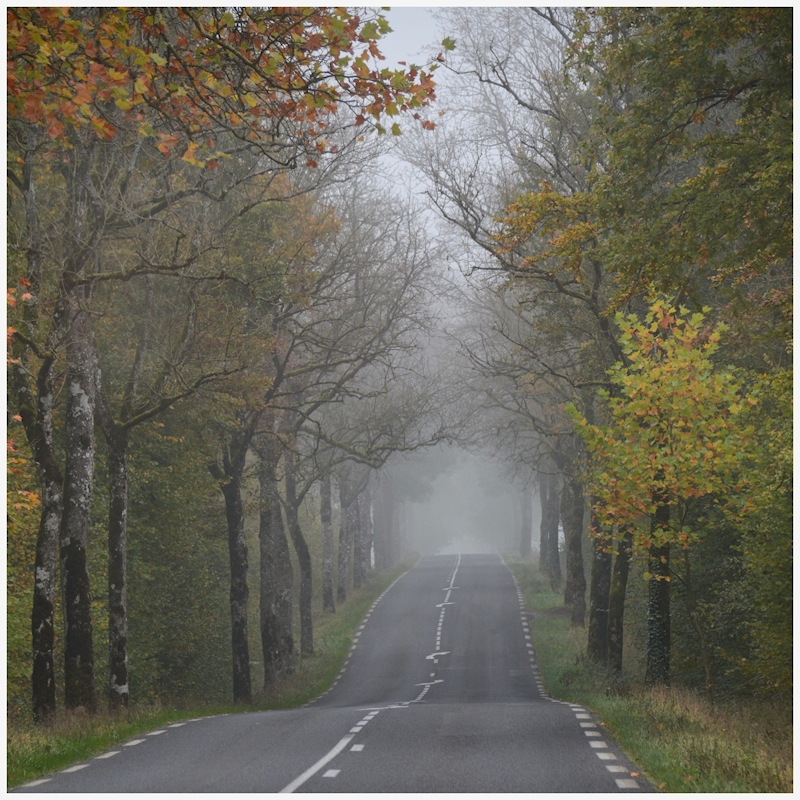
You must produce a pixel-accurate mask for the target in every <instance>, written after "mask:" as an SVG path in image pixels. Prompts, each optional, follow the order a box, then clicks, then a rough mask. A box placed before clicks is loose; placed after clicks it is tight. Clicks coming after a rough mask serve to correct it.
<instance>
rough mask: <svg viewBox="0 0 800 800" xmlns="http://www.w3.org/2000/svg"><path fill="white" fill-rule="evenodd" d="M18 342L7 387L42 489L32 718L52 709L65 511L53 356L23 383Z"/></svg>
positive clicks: (34, 612)
mask: <svg viewBox="0 0 800 800" xmlns="http://www.w3.org/2000/svg"><path fill="white" fill-rule="evenodd" d="M22 349H23V348H20V347H19V346H18V345H17V344H16V343H15V346H14V347H13V348H12V352H13V355H14V357H15V361H13V362H12V363H11V365H10V370H11V376H12V387H13V390H14V392H15V394H16V398H15V399H16V406H17V408H18V410H19V415H20V418H21V419H22V425H23V427H24V429H25V436H26V438H27V440H28V445H29V446H30V448H31V452H32V454H33V459H34V461H35V463H36V470H37V474H38V477H39V486H40V489H41V512H40V517H39V532H38V534H37V537H36V555H35V560H34V564H33V574H34V583H33V603H32V609H31V650H32V654H33V673H32V677H31V689H32V700H33V718H34V720H36V721H37V722H41V721H44V720H45V719H47V718H48V717H50V716H51V715H52V714H53V713H54V712H55V710H56V684H55V660H54V656H53V646H54V643H55V624H54V612H55V589H56V577H57V574H58V555H59V529H60V526H61V517H62V515H63V511H64V504H63V494H62V487H63V482H64V480H63V477H62V475H61V469H60V468H59V465H58V461H57V460H56V456H55V452H54V450H53V387H52V380H53V360H54V359H53V358H52V356H50V357H47V358H45V359H44V360H43V362H42V364H41V365H40V367H39V373H38V376H37V390H36V394H35V399H34V393H33V392H32V389H31V386H30V384H29V383H28V374H27V373H28V370H27V369H26V368H25V364H24V354H23V352H22Z"/></svg>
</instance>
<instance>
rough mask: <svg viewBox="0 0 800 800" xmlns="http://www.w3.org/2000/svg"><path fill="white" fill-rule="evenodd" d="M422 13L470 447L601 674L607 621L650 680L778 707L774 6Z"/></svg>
mask: <svg viewBox="0 0 800 800" xmlns="http://www.w3.org/2000/svg"><path fill="white" fill-rule="evenodd" d="M439 22H440V25H441V29H442V30H443V31H445V32H446V33H447V34H448V39H446V40H445V42H444V44H445V46H446V47H447V48H448V49H449V50H450V51H451V52H449V53H448V59H447V68H448V71H449V74H448V83H447V84H446V91H441V92H440V93H439V94H440V96H439V104H440V105H442V106H443V107H444V108H445V109H446V113H445V116H444V119H443V122H442V124H441V125H440V127H439V129H438V130H437V135H436V136H434V137H431V138H430V139H425V138H424V137H420V136H416V135H415V136H413V141H412V143H411V145H407V146H406V147H405V152H406V155H407V158H408V159H409V160H410V161H412V162H413V163H415V164H416V165H417V166H418V168H419V169H420V170H421V171H422V172H423V173H424V174H425V175H426V178H427V181H428V187H429V189H428V193H429V196H430V198H431V200H432V202H433V204H434V205H435V207H436V208H437V209H438V211H439V213H440V215H441V216H442V217H443V218H444V219H445V220H447V221H448V222H449V223H450V230H451V231H453V232H455V233H454V235H457V234H458V233H459V232H460V241H461V242H462V246H463V255H462V256H461V260H462V266H463V267H464V270H465V271H466V272H468V273H469V274H470V275H471V281H470V288H469V289H467V290H465V299H464V303H465V319H464V320H463V322H462V324H461V326H460V328H459V333H458V336H457V338H458V342H459V345H460V347H461V350H462V353H463V354H464V356H465V359H466V360H467V362H468V363H469V364H470V365H471V367H470V369H468V370H467V371H466V377H465V381H466V382H468V384H469V386H470V389H471V390H472V392H473V393H474V394H475V395H476V396H480V397H482V398H484V407H485V408H486V412H485V414H484V416H483V419H482V428H481V433H480V436H478V439H480V440H481V441H482V443H483V444H484V446H490V447H491V448H492V449H493V451H494V453H495V455H496V457H498V458H500V459H502V460H505V461H506V463H508V464H509V465H510V467H509V472H510V473H512V474H514V475H515V479H516V480H520V482H521V484H522V485H527V486H528V487H531V486H533V485H535V487H536V489H537V491H538V496H539V501H540V503H541V508H542V516H541V526H540V530H539V534H540V535H539V541H538V545H539V547H538V549H539V565H540V568H541V570H542V571H543V573H544V574H545V575H546V576H547V578H548V579H549V581H550V583H551V585H552V586H553V588H560V589H561V590H563V592H564V602H565V605H566V606H567V607H568V608H569V609H570V613H571V619H572V622H573V624H575V625H586V627H587V628H588V631H587V632H588V656H589V657H590V658H591V659H592V660H594V661H596V662H597V663H598V664H599V665H603V666H605V667H606V668H608V669H609V670H610V671H611V672H612V674H617V675H618V676H620V677H621V670H622V667H623V650H624V645H625V636H624V631H627V632H628V634H629V635H630V636H632V639H633V643H634V645H635V646H634V647H633V648H628V650H626V651H625V652H628V653H629V657H632V658H635V657H636V654H637V653H638V652H642V653H643V654H644V657H643V664H642V670H643V673H644V675H645V678H646V680H647V682H648V683H650V684H664V683H667V684H668V683H669V682H670V680H672V679H673V677H674V676H677V680H679V681H681V682H684V683H688V684H693V685H697V686H700V687H703V688H704V689H705V690H706V691H707V692H708V693H709V695H710V696H712V697H713V692H714V689H715V687H719V688H720V689H723V690H725V691H752V690H757V691H768V692H787V691H789V690H790V687H791V654H792V644H791V529H792V528H791V518H792V517H791V515H792V488H791V451H792V428H791V421H790V418H791V407H792V389H791V387H792V372H791V326H792V246H793V245H792V20H791V14H790V13H789V12H788V11H786V10H783V9H687V8H676V9H655V10H653V9H647V10H639V9H623V10H610V9H605V10H603V9H600V10H583V11H577V12H573V11H570V10H568V9H528V8H525V9H522V8H513V9H512V8H505V9H489V8H486V9H448V10H444V11H442V12H440V15H439ZM454 246H456V245H454ZM559 528H560V529H561V531H563V536H564V545H563V551H564V552H563V553H561V556H560V555H559V546H558V536H559ZM587 533H588V534H589V537H590V538H591V541H592V546H591V547H590V548H589V550H588V551H587V549H586V535H587ZM582 542H583V544H582ZM525 552H526V545H525V544H524V543H523V545H522V547H521V553H523V554H524V553H525ZM562 570H563V572H562ZM640 576H642V577H643V578H644V581H642V580H641V579H640ZM587 584H588V585H587ZM642 586H644V587H645V588H644V591H643V590H642V588H641V587H642ZM626 599H627V600H628V601H629V602H628V603H627V605H630V604H631V603H633V611H634V612H635V613H634V614H633V615H631V613H629V614H628V616H627V617H626V616H625V611H626Z"/></svg>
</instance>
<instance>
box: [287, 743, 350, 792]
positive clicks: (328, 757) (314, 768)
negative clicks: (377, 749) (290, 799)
mask: <svg viewBox="0 0 800 800" xmlns="http://www.w3.org/2000/svg"><path fill="white" fill-rule="evenodd" d="M354 737H355V734H348V735H347V736H345V737H343V738H342V739H340V740H339V742H338V743H337V744H336V746H335V747H333V749H332V750H330V751H329V752H327V753H326V754H325V755H324V756H322V758H321V759H320V760H319V761H317V763H316V764H312V765H311V766H310V767H309V768H308V769H307V770H306V771H305V772H304V773H303V774H302V775H299V776H298V777H296V778H295V779H294V780H293V781H292V782H291V783H290V784H287V785H286V786H284V787H283V789H281V790H280V792H279V794H291V793H292V792H293V791H295V789H299V788H300V787H301V786H302V785H303V784H304V783H305V782H306V781H307V780H308V779H309V778H312V777H313V776H314V775H316V774H317V773H318V772H319V771H320V770H321V769H322V768H323V767H324V766H325V765H326V764H327V763H328V762H329V761H333V759H334V758H336V756H338V755H339V753H341V752H342V750H344V749H345V747H347V745H348V744H350V742H352V741H353V738H354Z"/></svg>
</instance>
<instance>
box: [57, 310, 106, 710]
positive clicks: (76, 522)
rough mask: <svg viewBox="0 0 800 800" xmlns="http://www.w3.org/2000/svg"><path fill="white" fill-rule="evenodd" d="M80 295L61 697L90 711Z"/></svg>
mask: <svg viewBox="0 0 800 800" xmlns="http://www.w3.org/2000/svg"><path fill="white" fill-rule="evenodd" d="M78 301H79V298H78V297H71V298H69V333H68V338H67V363H68V364H69V368H68V370H67V376H66V380H65V386H66V392H67V407H66V412H65V421H64V428H65V434H66V442H65V447H66V460H65V469H64V512H63V515H62V517H61V529H60V537H61V575H62V584H63V587H64V611H65V621H66V633H65V636H64V702H65V704H66V706H67V708H80V707H82V708H85V709H86V710H87V711H89V712H94V711H95V710H96V708H97V698H96V696H95V686H94V643H93V640H92V601H91V586H90V583H89V571H88V561H87V546H88V531H89V512H90V506H91V500H92V489H93V478H94V400H95V391H94V390H95V374H94V369H95V362H94V357H93V356H94V354H93V351H92V346H91V328H90V325H89V317H88V314H87V313H86V311H85V310H83V309H81V308H80V307H79V302H78Z"/></svg>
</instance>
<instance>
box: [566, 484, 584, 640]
mask: <svg viewBox="0 0 800 800" xmlns="http://www.w3.org/2000/svg"><path fill="white" fill-rule="evenodd" d="M583 506H584V502H583V485H582V484H581V482H580V480H579V479H578V478H577V477H575V476H572V475H565V476H564V485H563V489H562V491H561V519H562V522H563V525H564V536H565V538H566V546H567V569H566V572H567V579H566V584H565V587H564V604H565V605H567V606H569V607H570V608H571V609H572V614H571V617H570V622H571V624H572V625H574V626H577V627H581V628H582V627H583V625H584V617H585V615H586V576H585V574H584V571H583V550H582V542H583V534H584V528H583V518H584V507H583Z"/></svg>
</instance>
